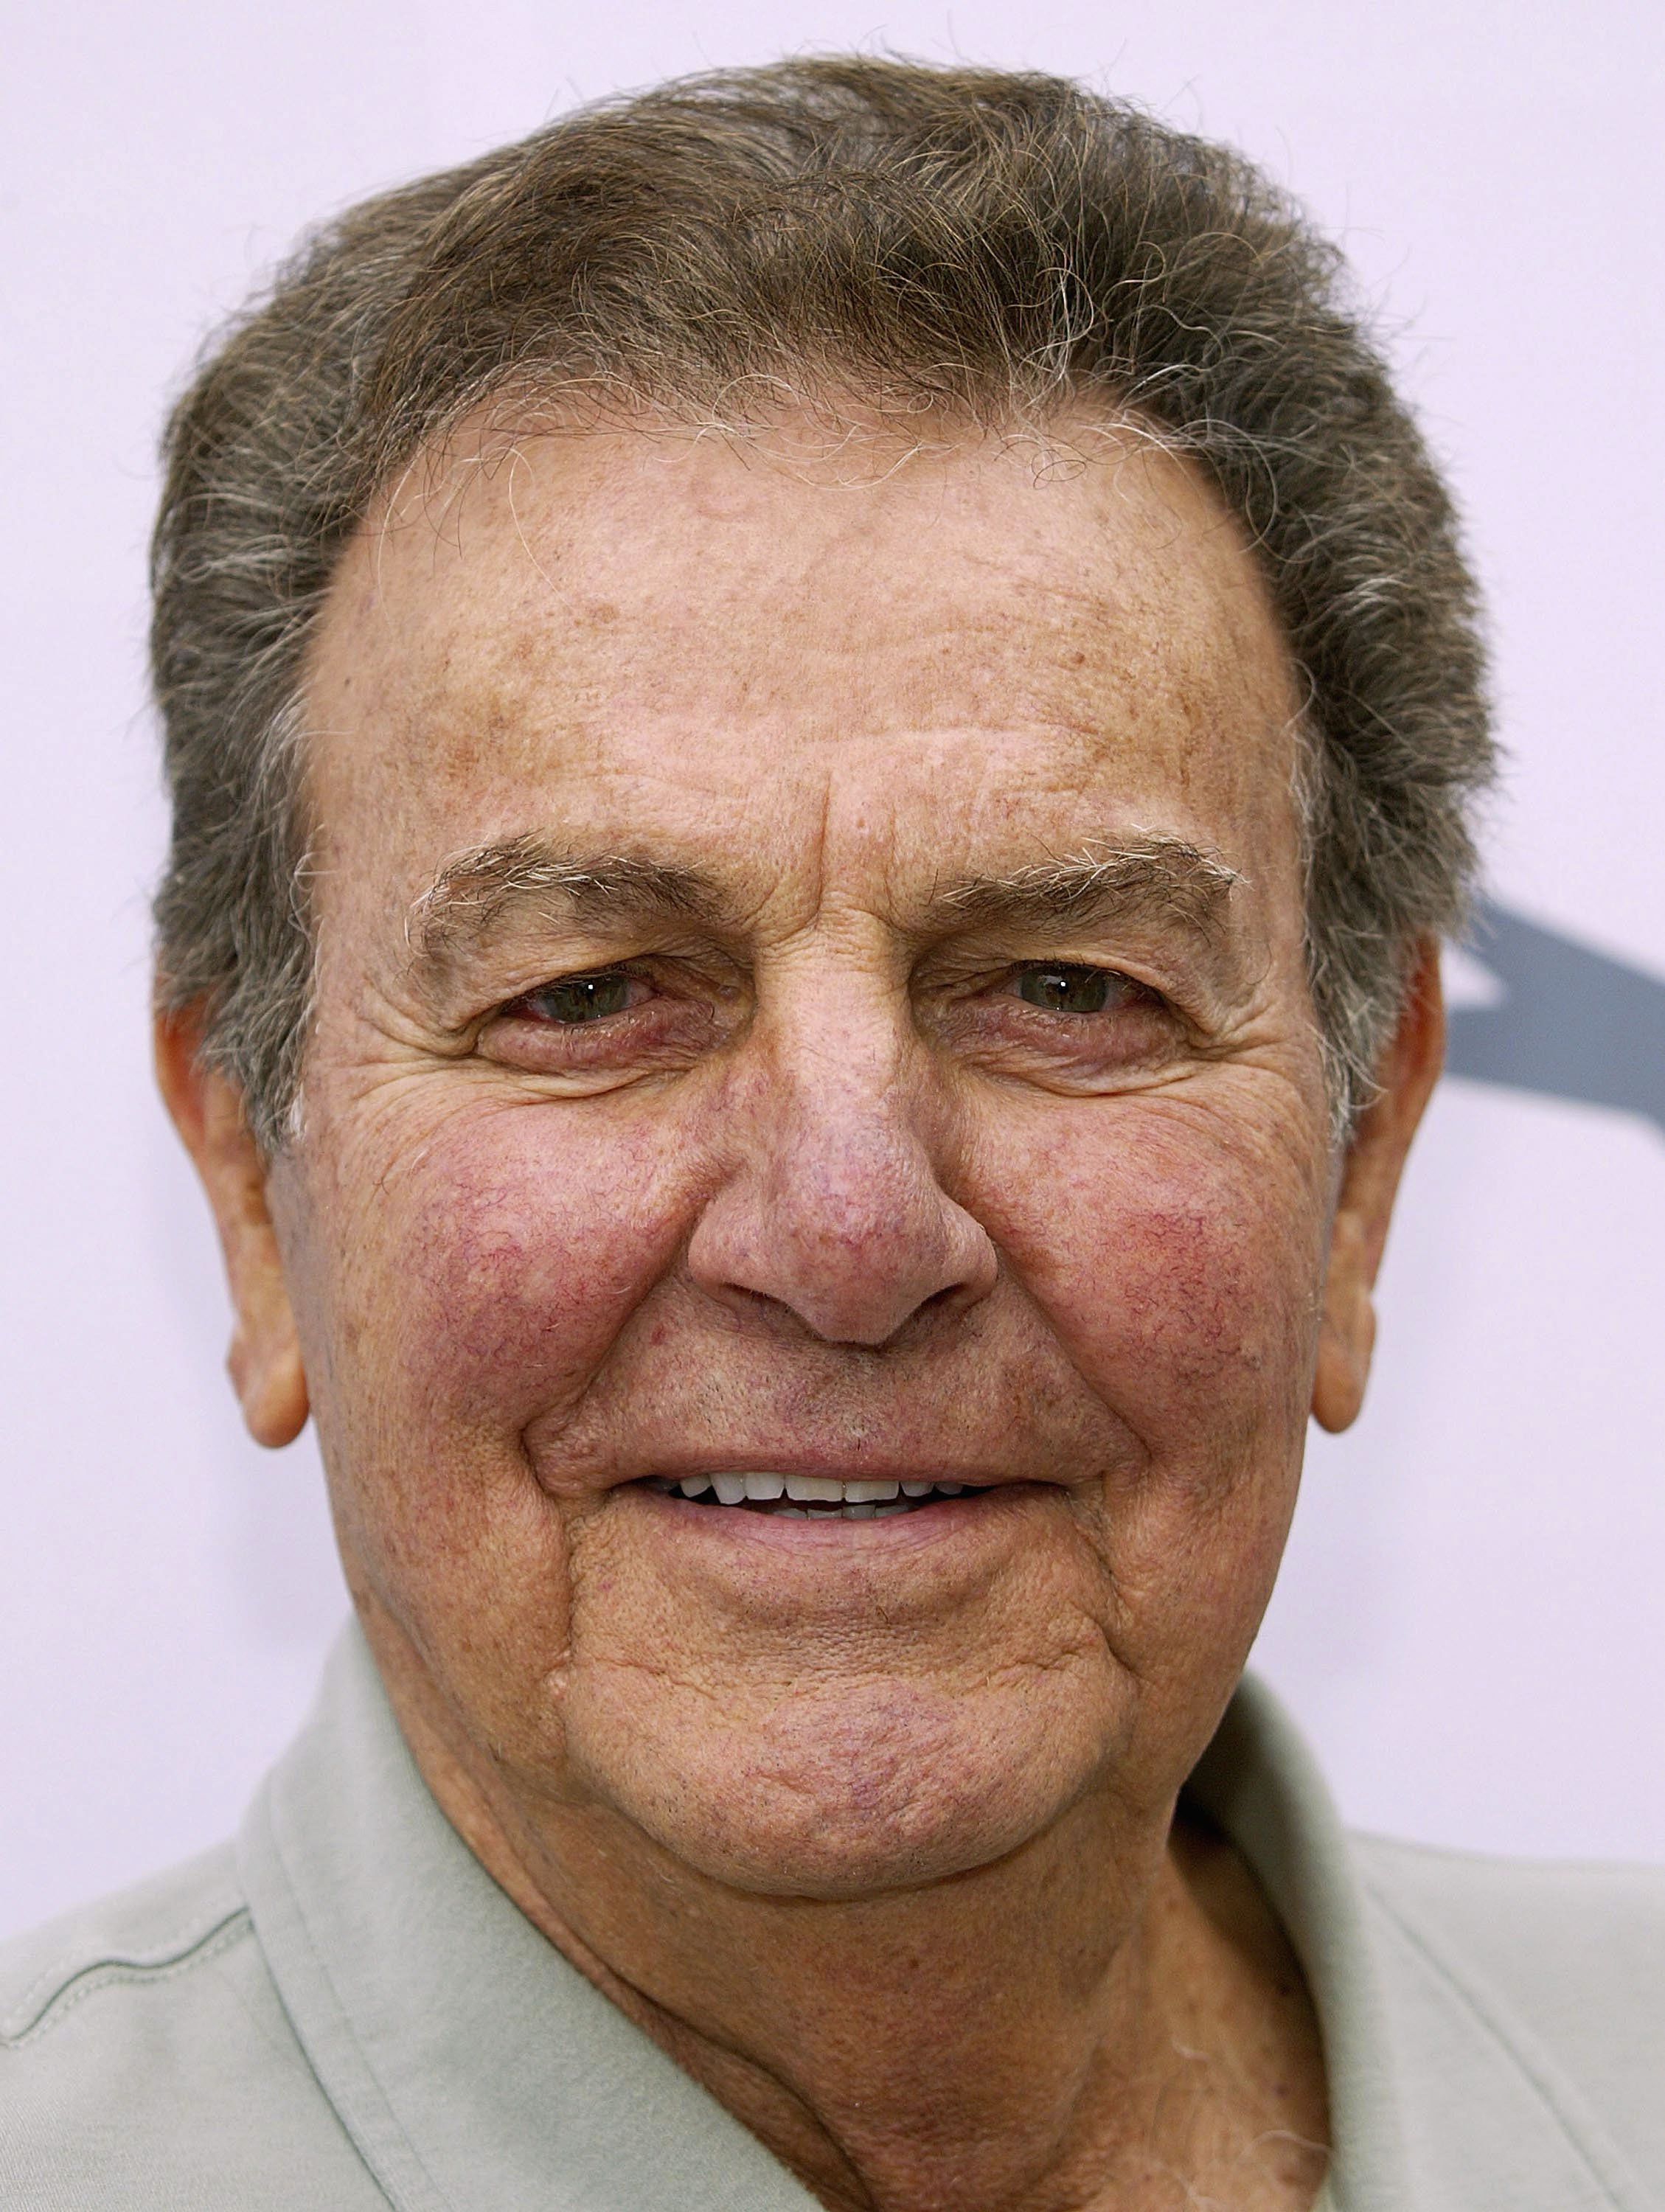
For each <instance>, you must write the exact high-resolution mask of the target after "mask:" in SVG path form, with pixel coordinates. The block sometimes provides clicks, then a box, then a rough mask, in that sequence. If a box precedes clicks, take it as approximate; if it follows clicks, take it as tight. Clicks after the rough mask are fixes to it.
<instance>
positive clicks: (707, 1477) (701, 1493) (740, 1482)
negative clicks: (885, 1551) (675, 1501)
mask: <svg viewBox="0 0 1665 2212" xmlns="http://www.w3.org/2000/svg"><path fill="white" fill-rule="evenodd" d="M649 1480H650V1486H651V1487H652V1488H653V1489H654V1490H657V1491H659V1492H662V1493H663V1494H664V1495H665V1497H668V1498H669V1497H675V1495H676V1494H677V1492H678V1491H680V1492H682V1494H683V1496H684V1498H704V1497H706V1496H707V1495H708V1494H714V1497H715V1499H716V1502H717V1503H718V1504H720V1505H745V1504H753V1503H755V1504H760V1505H767V1506H769V1508H770V1509H771V1510H772V1511H774V1512H776V1513H787V1514H791V1515H792V1516H793V1517H794V1518H795V1519H798V1520H800V1521H801V1520H803V1519H805V1518H806V1517H807V1518H809V1519H811V1520H817V1521H826V1520H829V1519H835V1518H837V1517H840V1516H842V1518H843V1519H844V1520H846V1521H871V1520H872V1519H873V1518H874V1517H875V1516H877V1515H878V1514H887V1513H906V1512H908V1510H910V1505H909V1501H910V1500H912V1499H915V1498H930V1497H933V1496H936V1497H941V1498H957V1497H958V1496H959V1495H960V1493H961V1492H962V1491H963V1490H964V1488H965V1485H964V1484H963V1482H893V1481H890V1480H888V1479H887V1480H881V1481H872V1482H869V1481H860V1482H840V1481H838V1480H836V1477H834V1476H832V1475H829V1474H685V1475H684V1476H682V1477H681V1479H680V1480H675V1481H673V1480H670V1479H669V1478H668V1477H664V1476H657V1475H656V1476H653V1477H651V1478H650V1479H649ZM787 1499H790V1500H791V1501H792V1503H791V1504H787V1502H786V1501H787ZM810 1508H813V1509H815V1510H813V1511H812V1512H811V1511H809V1510H808V1509H810Z"/></svg>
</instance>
